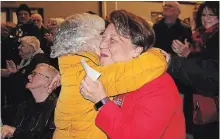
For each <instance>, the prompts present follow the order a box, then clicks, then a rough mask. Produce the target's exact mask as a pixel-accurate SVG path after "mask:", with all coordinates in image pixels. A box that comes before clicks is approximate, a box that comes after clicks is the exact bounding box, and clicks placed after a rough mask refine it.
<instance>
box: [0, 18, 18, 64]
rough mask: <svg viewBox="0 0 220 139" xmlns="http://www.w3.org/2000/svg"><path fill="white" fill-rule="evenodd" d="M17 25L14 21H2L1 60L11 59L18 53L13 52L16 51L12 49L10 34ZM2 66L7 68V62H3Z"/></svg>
mask: <svg viewBox="0 0 220 139" xmlns="http://www.w3.org/2000/svg"><path fill="white" fill-rule="evenodd" d="M15 27H16V24H14V23H13V22H2V23H1V61H6V60H7V59H10V57H11V56H12V55H17V53H13V52H15V51H11V50H12V48H11V47H12V44H11V42H10V38H9V35H10V34H11V33H12V31H13V29H14V28H15ZM1 68H6V63H5V62H1Z"/></svg>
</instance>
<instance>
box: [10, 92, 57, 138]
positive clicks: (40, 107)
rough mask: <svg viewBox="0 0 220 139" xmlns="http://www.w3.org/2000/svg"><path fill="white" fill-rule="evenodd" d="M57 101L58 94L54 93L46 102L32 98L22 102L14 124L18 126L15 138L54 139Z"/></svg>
mask: <svg viewBox="0 0 220 139" xmlns="http://www.w3.org/2000/svg"><path fill="white" fill-rule="evenodd" d="M56 102H57V98H56V95H55V94H53V93H52V94H51V95H49V96H48V98H47V99H46V100H45V101H44V102H41V103H36V102H35V101H33V100H31V101H27V102H24V103H22V104H20V105H19V107H18V109H17V114H16V119H15V123H14V125H13V127H16V130H15V132H14V134H13V139H52V136H53V132H54V130H55V125H54V118H53V117H54V109H55V106H56Z"/></svg>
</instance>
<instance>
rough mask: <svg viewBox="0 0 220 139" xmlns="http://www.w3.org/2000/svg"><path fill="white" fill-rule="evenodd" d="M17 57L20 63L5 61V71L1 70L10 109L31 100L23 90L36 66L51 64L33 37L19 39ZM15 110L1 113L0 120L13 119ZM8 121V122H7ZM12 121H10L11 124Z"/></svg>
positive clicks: (26, 91) (27, 91) (28, 94)
mask: <svg viewBox="0 0 220 139" xmlns="http://www.w3.org/2000/svg"><path fill="white" fill-rule="evenodd" d="M20 41H21V44H20V45H19V47H18V49H19V56H20V57H21V58H22V61H21V63H20V64H19V65H16V64H15V63H14V62H13V61H12V60H7V61H6V65H7V66H6V67H7V68H6V69H1V77H5V78H7V79H8V88H7V91H6V93H7V95H9V96H10V98H11V103H12V109H13V108H16V107H17V105H18V104H20V103H22V102H24V101H26V100H28V99H31V98H33V97H32V96H31V94H30V92H29V90H27V89H26V88H25V85H26V83H27V76H28V75H29V74H30V73H31V72H32V71H33V70H34V68H35V67H36V65H37V64H39V63H47V64H51V61H50V59H49V58H48V57H47V56H46V55H45V54H44V53H43V51H42V50H41V48H40V42H39V40H38V39H37V38H36V37H34V36H25V37H22V38H21V39H20ZM14 112H15V110H14V109H13V110H11V112H10V114H7V113H3V114H2V120H3V122H4V123H5V119H6V120H7V119H13V118H14V116H15V115H14V114H13V113H14ZM7 121H9V120H7ZM11 121H13V120H10V121H9V122H11Z"/></svg>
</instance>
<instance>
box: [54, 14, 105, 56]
mask: <svg viewBox="0 0 220 139" xmlns="http://www.w3.org/2000/svg"><path fill="white" fill-rule="evenodd" d="M104 29H105V21H104V20H103V19H102V18H101V17H99V16H97V15H92V14H88V13H82V14H75V15H71V16H69V17H67V18H66V20H65V21H64V22H63V23H62V24H61V26H60V28H59V29H58V31H57V32H56V33H55V35H54V40H53V46H51V54H50V56H51V57H52V58H55V57H59V56H63V55H66V54H77V53H80V52H83V51H89V50H90V51H94V49H95V48H97V47H99V44H100V42H101V35H100V34H101V33H102V32H103V31H104Z"/></svg>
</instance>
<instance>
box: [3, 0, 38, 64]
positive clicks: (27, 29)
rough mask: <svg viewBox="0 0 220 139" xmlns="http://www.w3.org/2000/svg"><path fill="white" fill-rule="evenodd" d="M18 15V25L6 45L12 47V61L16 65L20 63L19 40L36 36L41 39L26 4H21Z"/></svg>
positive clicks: (17, 11)
mask: <svg viewBox="0 0 220 139" xmlns="http://www.w3.org/2000/svg"><path fill="white" fill-rule="evenodd" d="M16 15H17V19H18V24H17V25H16V27H15V28H14V29H13V30H12V32H11V33H10V34H9V43H8V44H5V45H7V46H9V47H10V49H11V54H9V55H10V57H9V58H10V59H11V60H13V61H14V62H15V63H16V64H18V63H20V60H21V59H20V57H19V56H18V55H17V54H18V46H19V39H20V38H22V37H24V36H35V37H36V38H38V39H39V38H40V30H39V28H38V27H37V26H36V25H35V24H34V23H33V22H32V20H31V10H30V8H29V7H28V6H27V5H26V4H21V5H20V6H19V7H18V8H17V10H16Z"/></svg>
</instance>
